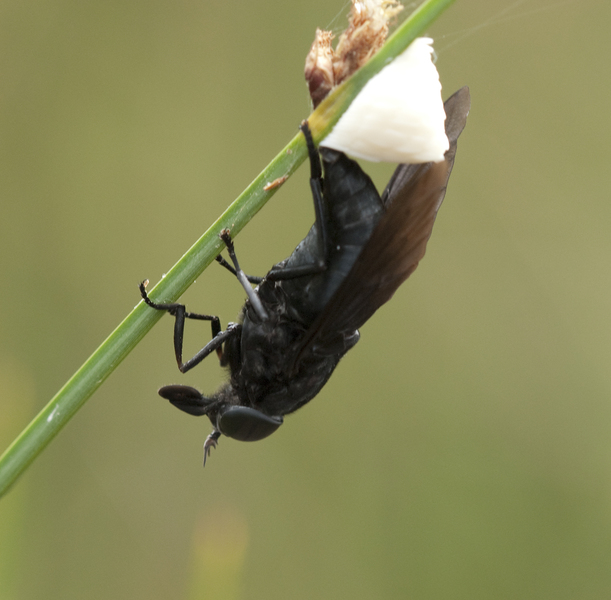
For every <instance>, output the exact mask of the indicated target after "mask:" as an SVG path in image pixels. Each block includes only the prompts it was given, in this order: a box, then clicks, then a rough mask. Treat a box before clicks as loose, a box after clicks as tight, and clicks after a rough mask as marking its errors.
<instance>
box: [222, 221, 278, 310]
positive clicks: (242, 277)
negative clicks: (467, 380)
mask: <svg viewBox="0 0 611 600" xmlns="http://www.w3.org/2000/svg"><path fill="white" fill-rule="evenodd" d="M220 238H221V239H222V240H223V242H225V246H227V252H228V253H229V258H230V259H231V262H232V263H233V269H231V268H229V270H230V271H232V272H233V273H235V276H236V277H237V278H238V281H239V282H240V284H241V285H242V287H243V288H244V291H245V292H246V295H247V296H248V299H249V300H250V303H251V304H252V307H253V308H254V310H255V312H256V313H257V315H258V316H259V318H260V319H261V320H262V321H267V318H268V317H267V312H266V310H265V309H264V308H263V303H262V302H261V299H260V298H259V296H258V295H257V292H256V291H255V290H253V289H252V286H251V285H250V279H249V278H248V276H247V275H246V273H244V271H242V268H241V267H240V264H239V263H238V258H237V256H236V254H235V248H234V247H233V240H232V239H231V234H230V233H229V229H223V230H222V231H221V234H220ZM219 262H220V263H221V265H222V264H223V262H221V261H219ZM224 262H225V261H224ZM227 267H229V265H227ZM251 279H254V278H251Z"/></svg>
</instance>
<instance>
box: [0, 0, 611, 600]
mask: <svg viewBox="0 0 611 600" xmlns="http://www.w3.org/2000/svg"><path fill="white" fill-rule="evenodd" d="M342 10H343V14H341V15H340V17H339V18H338V19H337V20H335V21H333V19H334V17H335V16H336V14H337V13H338V12H339V11H342ZM345 12H346V7H342V5H341V4H340V3H334V2H329V1H328V0H324V1H323V0H308V2H291V3H288V4H287V3H286V2H284V1H282V2H281V1H279V0H272V1H267V2H260V1H257V0H254V1H252V2H248V3H230V2H216V1H207V2H206V1H202V2H193V1H182V2H172V3H169V2H159V1H148V2H130V3H125V2H114V1H110V2H98V3H83V2H75V1H71V0H63V1H62V0H59V1H57V0H56V1H55V2H49V1H44V0H38V1H37V0H34V1H33V2H28V3H23V2H18V1H16V0H9V1H6V2H2V4H1V5H0V45H1V50H0V103H1V109H0V152H1V160H0V190H1V191H0V194H1V197H0V278H1V279H0V281H1V283H0V286H1V298H2V300H1V307H2V310H1V311H0V445H1V448H0V450H3V449H4V448H5V447H6V446H7V445H8V444H9V443H10V441H11V440H12V439H13V438H14V437H15V436H16V435H17V434H18V433H19V432H20V431H21V429H22V428H23V427H24V426H25V425H26V424H27V423H28V422H29V420H30V419H31V418H32V417H33V416H34V415H35V414H36V413H37V412H38V411H39V410H40V409H41V408H42V407H43V406H44V405H45V404H46V402H47V401H48V400H49V399H50V398H51V396H52V395H53V394H54V393H55V392H56V391H57V390H58V389H59V388H60V387H61V385H62V384H63V383H64V382H65V381H66V380H67V379H68V377H69V376H70V375H71V374H72V373H73V372H74V371H75V370H76V369H77V368H78V367H79V366H80V365H81V364H82V363H83V362H84V360H85V359H86V358H87V357H88V356H89V355H90V353H91V352H92V351H93V350H94V349H95V348H96V347H97V346H98V345H99V343H100V342H101V341H102V340H103V339H104V338H105V337H106V335H107V334H108V333H110V331H111V330H112V329H113V328H114V327H115V326H116V325H117V324H118V323H119V322H120V320H121V319H122V318H123V317H124V316H125V315H126V314H127V313H128V312H129V311H130V310H131V308H132V307H133V306H134V305H135V304H136V303H137V302H138V299H139V298H138V290H137V288H136V285H137V283H138V282H139V281H140V280H142V279H144V278H145V277H148V278H150V279H151V281H152V282H155V281H157V280H158V278H159V277H160V276H161V275H162V274H163V273H164V272H165V271H166V270H168V269H169V268H170V267H171V266H172V265H173V264H174V262H175V261H176V260H177V259H178V258H179V257H180V256H181V255H182V253H183V252H184V251H185V250H186V249H187V248H188V247H189V246H190V245H191V244H192V243H193V242H194V241H195V240H196V239H197V238H198V237H199V235H200V234H201V233H202V232H203V231H204V230H205V229H207V227H208V226H209V224H210V223H211V222H212V221H213V220H214V219H216V217H217V216H218V215H219V214H220V213H221V212H222V211H223V210H224V208H225V207H226V206H227V205H228V204H229V202H230V201H232V200H233V199H234V198H235V196H236V195H237V194H238V193H239V192H240V191H242V189H243V188H244V187H245V186H246V185H247V184H248V183H249V182H250V181H251V180H252V179H253V177H254V176H255V175H256V174H257V173H258V172H259V171H260V170H261V169H262V168H263V167H264V166H265V165H266V164H267V163H268V162H269V160H270V159H271V158H272V157H273V156H274V155H275V154H276V153H277V152H278V151H279V150H280V148H281V147H282V146H283V145H284V144H285V143H286V142H287V141H288V140H289V139H290V138H291V137H292V136H293V135H294V134H295V132H296V130H297V126H298V124H299V122H300V121H301V119H303V118H304V117H306V116H307V114H308V111H309V103H308V96H307V92H306V89H305V85H304V82H303V76H302V67H303V61H304V58H305V55H306V53H307V51H308V49H309V46H310V43H311V41H312V38H313V34H314V30H315V28H316V27H317V26H321V27H325V26H328V25H331V26H332V27H334V28H336V29H340V28H341V27H342V26H343V24H344V22H345ZM609 23H611V6H610V4H609V3H608V2H603V1H599V2H596V1H594V0H586V1H584V2H577V1H575V2H562V1H560V2H554V1H552V0H550V1H547V0H545V1H544V0H528V1H518V2H516V3H513V4H506V3H503V2H496V1H495V2H490V1H489V0H458V1H457V2H456V4H455V5H454V6H453V7H452V8H451V9H450V10H449V11H448V12H447V13H446V14H445V15H444V16H443V17H442V18H441V19H440V20H439V21H438V22H437V23H436V24H435V26H434V27H433V28H432V29H431V31H430V32H429V33H430V34H431V35H432V36H433V37H434V38H435V40H436V50H437V53H438V68H439V70H440V73H441V78H442V83H443V86H444V96H448V95H449V94H450V93H451V92H452V91H454V90H455V89H457V88H458V87H460V86H462V85H465V84H468V85H469V86H470V87H471V94H472V111H471V116H470V119H469V123H468V126H467V129H466V130H465V133H464V135H463V137H462V138H461V140H460V144H459V152H458V158H457V162H456V167H455V171H454V174H453V177H452V180H451V182H450V188H449V193H448V196H447V198H446V202H445V204H444V206H443V208H442V210H441V213H440V216H439V219H438V221H437V225H436V228H435V231H434V234H433V238H432V241H431V244H430V245H429V250H428V253H427V257H426V259H425V261H424V262H423V264H422V265H421V267H420V269H419V270H418V271H417V272H416V274H415V275H414V276H413V278H412V279H410V281H409V282H408V284H407V285H405V286H404V287H403V288H401V290H400V291H399V292H398V293H397V294H396V296H395V298H394V299H393V300H392V301H391V302H390V303H389V304H388V305H386V306H385V307H383V309H381V310H380V311H379V313H378V314H377V315H376V316H375V317H374V318H373V319H372V320H371V321H370V322H369V323H368V324H367V325H366V326H365V327H364V328H363V330H362V332H361V333H362V339H361V343H360V344H359V345H358V346H357V347H356V348H355V349H354V350H353V351H352V352H351V353H350V354H349V355H348V356H347V357H346V358H345V359H344V360H343V361H342V363H341V365H340V367H339V368H338V370H337V371H336V374H335V375H334V377H333V378H332V379H331V381H330V382H329V384H328V385H327V386H326V387H325V389H324V390H323V392H322V393H321V394H320V395H319V396H318V397H317V398H316V399H315V400H314V401H313V402H312V403H311V404H310V405H308V406H307V407H306V408H304V409H303V410H302V411H301V412H300V413H299V414H298V415H295V416H294V417H291V418H289V419H287V422H286V423H285V425H284V426H283V427H282V428H281V429H280V430H279V431H278V433H276V434H275V435H274V436H272V437H271V438H269V439H268V440H266V441H265V442H261V443H259V444H253V445H246V444H239V443H237V442H232V441H228V440H222V441H221V443H220V445H219V448H218V449H217V450H216V451H215V452H214V453H213V455H212V459H211V461H210V463H209V465H208V466H207V467H206V470H205V472H204V471H202V466H201V456H202V443H203V441H204V439H205V436H206V435H207V434H208V432H209V430H210V426H209V423H208V422H207V421H204V420H203V419H199V420H198V419H193V418H191V417H188V416H187V415H184V414H182V413H180V412H179V411H177V410H175V409H174V408H172V407H170V406H168V405H167V403H166V402H165V401H162V400H161V399H160V398H159V397H158V396H157V394H156V390H157V388H158V387H159V386H161V385H163V384H167V383H178V382H184V383H189V384H191V385H195V386H197V387H199V388H200V389H202V390H204V391H212V390H214V389H215V388H216V386H217V385H218V383H219V382H220V381H221V380H222V378H223V373H222V371H221V370H220V369H219V368H218V365H217V364H216V362H215V361H214V360H213V359H210V360H209V362H206V363H205V364H204V365H202V366H201V367H199V368H198V369H196V370H195V371H194V372H192V373H190V374H188V375H186V376H181V375H180V374H179V373H178V371H177V369H176V366H175V363H174V359H173V352H172V346H171V336H172V333H171V332H172V321H171V319H170V318H164V319H162V321H161V322H160V323H159V324H158V325H157V326H156V327H155V328H154V330H153V331H152V332H151V334H149V335H148V336H147V337H146V338H145V340H144V341H143V342H142V343H141V344H140V345H139V347H138V348H137V350H136V351H135V352H133V353H132V354H131V355H130V356H129V358H128V359H127V360H126V361H125V362H124V363H123V364H122V365H121V366H120V367H119V368H118V369H117V370H116V371H115V373H114V374H113V375H112V377H111V378H110V379H109V380H108V381H107V382H106V383H105V384H104V385H103V386H102V388H101V389H100V390H99V391H98V392H97V393H96V394H95V396H94V397H93V398H92V399H91V400H90V401H89V403H88V404H87V405H86V406H85V408H84V409H83V410H81V411H80V413H78V414H77V416H76V417H75V418H74V419H73V421H72V422H71V423H70V424H69V425H68V426H67V427H66V429H65V430H64V431H63V432H62V433H61V434H60V435H59V437H57V438H56V439H55V440H54V441H53V443H52V444H51V445H50V446H49V447H48V449H47V450H46V451H45V452H44V453H43V454H42V455H41V456H40V457H39V458H38V460H37V461H36V462H35V463H34V464H33V465H32V467H31V468H30V469H29V470H28V472H27V474H26V475H25V476H23V477H22V478H21V479H20V480H19V482H18V483H17V485H16V486H15V487H14V488H13V490H12V491H11V493H10V494H9V495H8V496H6V497H5V498H4V499H2V500H1V501H0V599H1V600H22V599H27V600H38V599H43V598H44V599H48V598H62V599H64V600H71V599H79V600H81V599H83V598H87V599H91V600H96V599H106V598H115V599H147V600H155V599H158V598H159V599H162V598H163V599H165V598H176V599H181V600H182V599H188V600H190V599H194V598H222V599H224V600H233V599H238V598H239V599H248V600H255V599H260V598H265V599H266V600H270V599H287V598H289V599H291V600H299V599H311V598H325V599H326V598H333V599H335V598H350V599H360V598H367V599H370V598H384V599H386V598H389V599H395V598H397V599H398V598H401V599H405V598H407V599H418V600H420V599H423V600H424V599H440V598H444V599H459V598H460V599H462V598H464V599H469V600H477V599H490V598H494V599H516V598H519V599H537V600H542V599H554V600H561V599H564V598H566V599H575V598H579V599H580V600H588V599H602V598H609V597H611V394H610V392H611V369H610V368H609V361H610V358H611V326H610V311H609V298H610V296H611V280H610V277H609V266H610V262H611V237H610V236H609V233H608V231H609V228H610V224H611V203H610V202H609V191H608V190H609V185H608V175H607V173H606V172H605V171H606V169H608V168H609V167H608V165H609V154H610V153H609V142H608V140H609V135H610V125H611V119H610V117H609V105H610V94H609V92H610V86H611V84H610V78H609V67H608V64H607V63H608V59H609V56H610V50H611V42H610V38H609V34H608V27H609ZM366 168H367V170H368V171H370V172H371V173H372V174H373V176H374V178H375V179H376V181H377V182H378V183H379V185H380V186H383V185H384V184H385V182H386V180H387V179H388V177H389V175H390V172H391V170H392V167H390V166H371V165H367V167H366ZM312 220H313V211H312V205H311V200H310V196H309V189H308V185H307V170H306V169H305V168H302V169H300V171H299V172H298V173H297V175H296V176H295V177H294V178H292V179H291V180H290V181H289V182H288V183H287V184H286V185H285V186H284V187H283V188H282V190H281V191H280V192H279V193H278V194H277V195H276V196H275V197H274V198H273V199H272V201H271V202H270V203H269V204H268V205H267V206H266V207H265V208H264V210H263V211H262V212H261V213H259V215H258V216H257V217H256V218H255V220H254V221H253V222H251V224H250V225H249V226H248V227H247V228H246V229H245V230H244V232H243V233H242V234H241V235H240V236H239V238H238V239H237V248H238V252H239V256H240V257H241V262H242V264H243V266H244V268H245V269H246V270H247V272H250V273H253V274H257V273H258V274H263V273H265V272H266V271H267V269H268V268H269V267H270V266H271V265H272V264H273V263H275V262H277V261H278V260H280V259H282V258H284V257H285V256H286V255H287V254H288V253H289V252H290V251H291V250H292V249H293V247H294V246H295V245H296V243H297V242H298V241H299V240H300V239H301V237H303V235H304V234H305V233H306V231H307V230H308V228H309V226H310V224H311V222H312ZM184 300H185V301H186V302H187V304H188V306H189V307H190V308H191V309H193V310H199V311H203V312H209V313H213V314H219V315H221V318H222V320H223V323H226V322H227V321H228V320H233V319H235V317H236V315H237V312H238V310H239V307H240V306H241V304H242V302H243V292H242V291H241V289H240V287H239V285H238V284H237V283H236V282H235V281H234V280H233V279H232V278H231V277H230V276H229V275H228V274H227V273H226V272H224V270H222V269H220V268H214V266H212V268H211V269H209V270H208V271H207V272H206V273H205V274H204V276H203V277H201V278H200V280H199V281H198V282H197V285H195V286H193V287H192V288H191V289H190V290H189V292H188V293H187V294H186V295H185V297H184ZM189 334H190V335H189V336H188V341H187V347H188V351H189V350H190V351H192V352H194V351H195V350H196V349H198V348H199V347H201V346H202V345H203V343H204V342H205V341H207V339H208V337H209V327H208V326H207V325H206V324H203V325H200V326H199V327H198V325H197V324H194V325H193V327H190V329H189ZM188 351H187V352H188Z"/></svg>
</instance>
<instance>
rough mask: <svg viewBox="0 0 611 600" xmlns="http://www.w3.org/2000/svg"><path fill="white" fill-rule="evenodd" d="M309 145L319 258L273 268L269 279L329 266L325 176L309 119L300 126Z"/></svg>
mask: <svg viewBox="0 0 611 600" xmlns="http://www.w3.org/2000/svg"><path fill="white" fill-rule="evenodd" d="M300 129H301V132H302V133H303V135H304V137H305V139H306V144H307V147H308V156H309V158H310V189H311V190H312V198H313V199H314V214H315V216H316V223H315V225H316V231H317V233H318V238H317V239H318V252H317V255H318V257H319V258H318V260H316V261H315V262H313V263H310V264H308V265H298V266H294V267H282V268H281V269H277V270H274V269H272V270H271V271H270V272H269V273H268V274H267V279H269V280H271V281H280V280H281V279H295V278H297V277H303V276H305V275H316V274H318V273H322V272H323V271H325V270H326V268H327V263H328V257H329V233H328V231H327V219H326V218H325V203H324V200H323V177H322V166H321V164H320V155H319V154H318V150H317V149H316V146H315V145H314V140H313V139H312V133H311V132H310V127H309V125H308V122H307V121H303V123H302V124H301V126H300Z"/></svg>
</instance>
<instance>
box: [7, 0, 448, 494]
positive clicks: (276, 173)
mask: <svg viewBox="0 0 611 600" xmlns="http://www.w3.org/2000/svg"><path fill="white" fill-rule="evenodd" d="M453 1H454V0H426V1H425V2H424V3H423V4H422V5H421V6H420V7H419V8H418V9H417V10H416V11H415V12H414V13H412V15H411V16H410V17H409V18H408V19H406V20H405V22H404V23H403V24H402V25H401V26H400V27H399V28H398V29H397V30H396V31H395V33H394V34H393V35H392V36H391V37H390V38H389V39H388V41H387V42H386V44H385V45H384V47H383V48H382V49H380V51H379V52H378V53H377V54H376V55H375V56H374V57H373V58H372V59H371V60H370V61H369V62H368V63H367V64H366V65H365V66H364V67H362V68H361V69H360V70H359V71H357V72H356V73H355V74H354V75H353V76H352V77H351V78H350V79H349V80H347V81H346V82H345V83H343V84H342V85H341V86H339V87H338V88H337V89H336V90H334V91H333V93H331V94H330V95H329V96H328V97H327V98H326V99H325V100H324V101H323V102H321V104H320V106H319V107H318V108H317V109H316V111H314V112H313V113H312V115H311V116H310V117H309V124H310V128H311V130H312V133H313V136H314V139H315V141H320V140H321V139H322V138H323V137H325V136H326V135H327V134H328V132H329V131H330V130H331V128H332V127H333V125H335V123H336V122H337V120H338V119H339V118H340V116H341V115H342V114H343V112H344V111H345V110H346V108H348V106H349V105H350V103H351V102H352V100H353V99H354V98H355V97H356V95H357V94H358V93H359V92H360V90H361V88H362V87H363V86H364V85H365V84H366V83H367V81H368V80H369V79H371V77H373V76H374V75H375V74H376V73H377V72H378V71H380V70H381V69H382V68H383V67H384V66H385V65H386V64H388V63H389V62H390V61H392V59H394V58H395V57H396V56H397V55H398V54H400V53H401V52H402V51H403V50H405V48H407V46H409V44H411V42H412V41H413V40H414V39H415V38H416V37H418V36H419V35H422V33H423V32H424V31H425V30H426V28H427V27H428V26H429V25H430V24H431V23H432V22H433V21H434V20H435V19H436V18H437V17H438V16H439V15H440V14H441V13H442V12H443V11H444V10H445V9H446V8H447V7H448V6H449V5H450V4H452V2H453ZM305 158H306V150H305V144H304V141H303V137H302V136H301V134H298V135H296V136H295V137H294V138H293V139H292V140H291V141H290V143H289V144H288V145H287V146H286V147H285V148H284V149H283V150H282V151H281V152H280V153H279V154H278V155H277V156H276V157H275V158H274V160H273V161H272V162H271V163H270V164H269V165H268V166H267V168H266V169H265V170H264V171H263V172H262V173H261V174H260V175H259V176H258V177H257V178H256V179H255V180H254V181H253V182H252V183H251V184H250V185H249V186H248V187H247V188H246V189H245V190H244V192H242V194H241V195H240V196H239V197H238V198H237V199H236V200H235V201H234V202H233V204H231V205H230V206H229V208H228V209H227V210H226V211H225V213H223V215H221V217H220V218H219V219H218V220H217V221H216V222H215V223H214V224H213V225H212V226H211V227H210V228H209V229H208V231H206V233H204V235H203V236H202V237H201V238H200V239H199V240H198V241H197V242H196V243H195V244H194V245H193V246H192V247H191V248H190V249H189V250H188V251H187V253H186V254H185V255H184V256H183V257H182V258H181V259H180V260H179V261H178V262H177V263H176V265H174V267H173V268H172V269H171V270H170V271H169V272H168V273H167V275H166V276H165V277H164V278H163V279H162V280H161V281H160V282H159V283H158V284H157V285H156V286H155V287H154V288H153V289H152V290H151V291H150V297H151V299H153V300H155V301H157V302H173V301H175V300H176V299H177V298H178V297H179V296H180V295H181V294H183V293H184V292H185V290H186V289H187V288H188V287H189V286H190V285H191V284H192V283H193V281H195V279H196V278H197V277H199V276H200V275H201V273H202V272H203V271H204V269H205V268H206V267H207V266H208V265H209V264H210V263H211V262H212V261H213V260H214V258H215V256H216V255H217V254H218V253H219V252H220V250H221V247H222V242H221V241H220V239H219V237H218V235H219V232H220V231H221V229H224V228H228V229H229V230H230V231H231V233H232V235H233V236H235V235H236V234H237V233H238V232H239V231H240V230H241V229H242V228H243V227H244V226H245V225H246V223H248V221H250V219H252V217H253V216H254V215H255V214H256V213H257V212H258V211H259V210H260V209H261V208H262V207H263V205H264V204H265V203H266V202H267V201H268V200H269V199H270V198H271V196H272V195H273V194H274V193H275V191H276V189H275V188H274V189H271V190H268V191H265V190H264V186H265V185H266V183H269V182H272V181H275V180H276V179H278V178H280V177H288V176H290V175H291V174H292V173H293V172H294V171H295V170H296V169H297V167H299V165H300V164H301V163H302V162H303V161H304V160H305ZM135 293H136V288H135V286H134V294H135ZM162 316H163V313H162V312H160V311H156V310H151V309H150V308H149V307H147V306H146V305H145V304H144V303H143V302H140V303H139V304H138V305H137V306H136V307H135V308H134V310H132V312H131V313H130V314H129V315H128V316H127V317H126V318H125V319H124V321H123V322H122V323H121V324H120V325H119V326H118V327H117V328H116V329H115V330H114V331H113V332H112V333H111V334H110V336H108V338H107V339H106V340H105V341H104V342H103V343H102V345H101V346H100V347H99V348H98V349H97V350H96V351H95V352H94V353H93V354H92V355H91V356H90V357H89V359H88V360H87V362H85V364H84V365H83V366H82V367H81V368H80V369H79V370H78V371H77V372H76V373H75V374H74V375H73V376H72V377H71V378H70V379H69V380H68V382H67V383H66V384H65V385H64V386H63V387H62V388H61V389H60V390H59V392H58V393H57V394H56V395H55V396H54V397H53V398H52V399H51V401H50V402H49V403H48V404H47V405H46V406H45V407H44V408H43V409H42V411H41V412H40V413H39V414H38V415H37V416H36V417H35V418H34V419H33V420H32V422H31V423H30V424H29V425H28V426H27V427H26V429H24V431H23V432H22V433H21V434H20V435H19V437H18V438H17V439H16V440H15V441H14V442H13V443H12V444H11V445H10V446H9V448H8V449H7V450H6V451H5V452H4V454H3V455H2V456H1V457H0V496H2V495H3V494H5V493H6V492H7V490H8V489H9V488H10V487H11V485H12V484H13V483H14V482H15V481H16V480H17V478H18V477H19V476H20V475H21V474H22V473H23V472H24V471H25V470H26V469H27V467H28V466H29V465H30V464H31V463H32V461H33V460H34V459H35V458H36V456H38V454H40V452H42V450H43V449H44V448H45V447H46V446H47V444H48V443H49V442H50V441H51V440H52V439H53V438H54V437H55V436H56V435H57V433H58V432H59V431H60V430H61V428H62V427H63V426H64V425H66V423H68V421H69V420H70V419H71V418H72V416H73V415H74V414H75V413H76V412H77V411H78V409H79V408H81V406H83V404H84V403H85V402H86V401H87V400H88V399H89V398H90V397H91V395H92V394H93V393H94V392H95V390H96V389H97V388H98V387H99V386H100V385H101V384H102V382H103V381H104V380H105V379H106V378H107V377H108V376H109V375H110V374H111V373H112V371H113V370H114V369H115V368H116V367H117V366H118V365H119V363H120V362H121V361H122V360H123V359H124V358H125V357H126V356H127V355H128V354H129V353H130V351H131V350H132V349H133V348H134V347H135V346H136V344H138V342H139V341H140V340H141V339H142V338H143V337H144V335H145V334H146V333H147V332H148V331H149V330H150V329H151V328H152V327H153V325H154V324H155V323H156V322H157V321H158V320H159V319H160V318H161V317H162Z"/></svg>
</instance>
